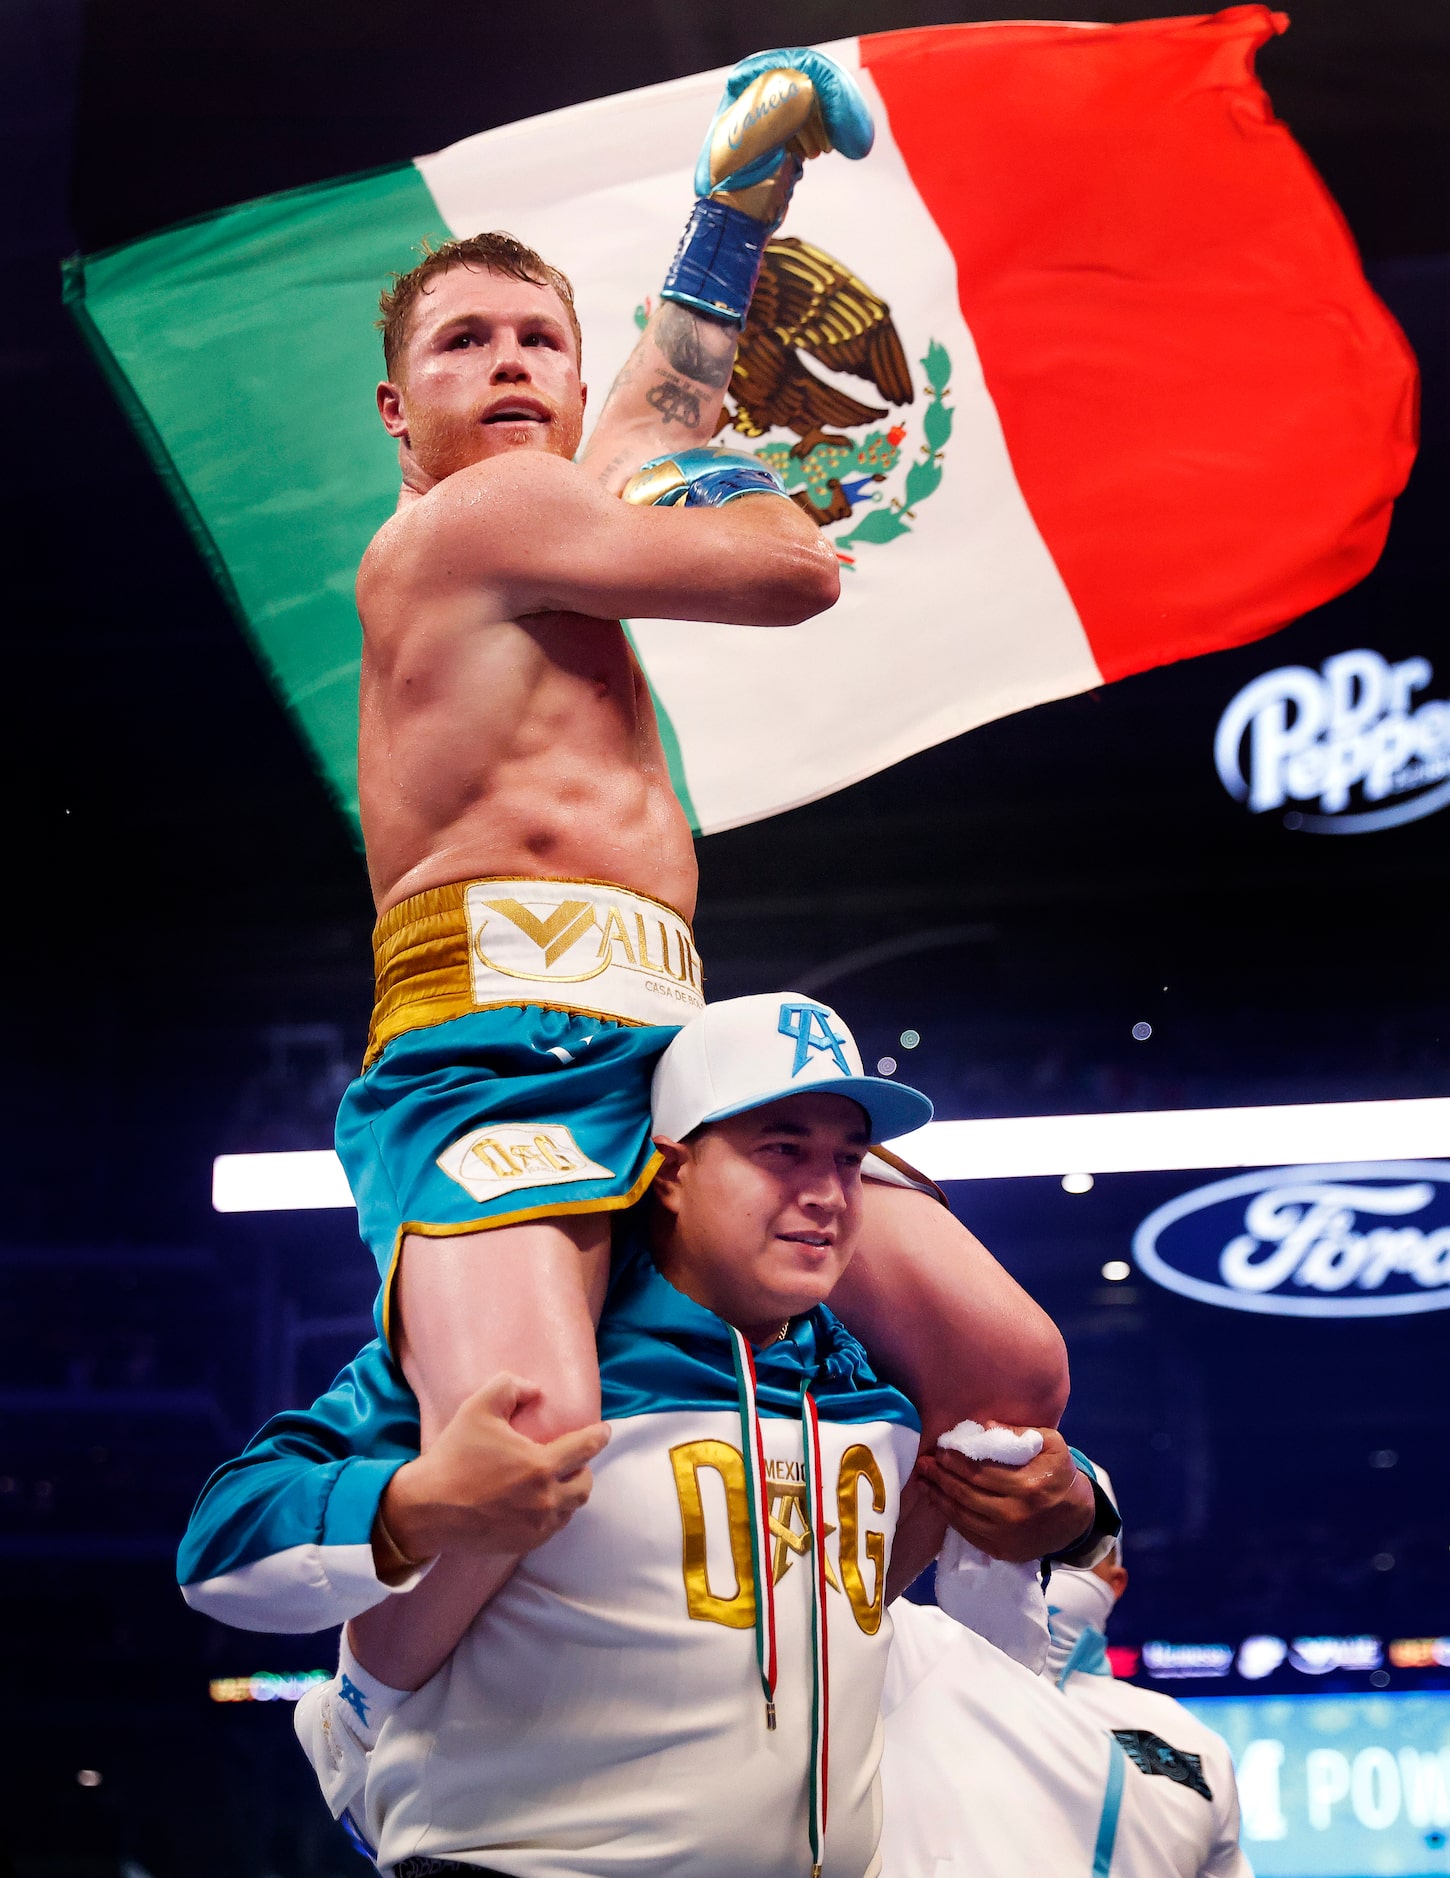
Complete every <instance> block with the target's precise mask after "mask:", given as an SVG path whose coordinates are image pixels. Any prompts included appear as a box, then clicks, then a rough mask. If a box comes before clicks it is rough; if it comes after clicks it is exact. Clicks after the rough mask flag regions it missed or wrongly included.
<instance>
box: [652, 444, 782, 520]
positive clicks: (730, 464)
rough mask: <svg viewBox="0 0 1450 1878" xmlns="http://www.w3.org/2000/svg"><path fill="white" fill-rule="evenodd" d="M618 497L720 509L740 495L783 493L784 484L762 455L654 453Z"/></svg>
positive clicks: (673, 506) (675, 506) (661, 505)
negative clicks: (763, 461)
mask: <svg viewBox="0 0 1450 1878" xmlns="http://www.w3.org/2000/svg"><path fill="white" fill-rule="evenodd" d="M620 495H621V498H622V499H623V500H624V501H625V502H633V503H636V504H637V505H638V506H639V507H641V508H656V509H718V508H721V507H723V506H724V504H725V503H727V502H733V501H734V500H735V498H736V497H737V496H755V495H776V496H785V484H784V483H783V482H782V481H781V480H780V478H779V476H777V475H776V473H775V471H774V470H773V469H771V468H770V467H769V465H768V464H765V463H762V462H761V461H760V459H759V457H754V456H745V455H743V454H742V453H741V452H740V451H738V450H713V449H709V448H705V449H700V450H677V451H676V452H675V453H674V455H673V456H657V457H655V458H654V459H653V461H652V462H649V463H646V464H644V465H643V466H642V467H641V468H640V469H637V470H636V471H635V473H634V474H633V476H631V477H630V479H629V481H628V482H627V483H626V484H625V485H624V488H623V489H622V490H621V491H620ZM786 500H787V501H789V500H790V498H789V497H788V496H787V497H786Z"/></svg>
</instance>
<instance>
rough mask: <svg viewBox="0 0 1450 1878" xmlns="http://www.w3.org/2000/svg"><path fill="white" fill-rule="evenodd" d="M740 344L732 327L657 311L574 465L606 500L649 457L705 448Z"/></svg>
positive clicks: (669, 306) (668, 308) (672, 309)
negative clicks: (584, 472) (577, 461)
mask: <svg viewBox="0 0 1450 1878" xmlns="http://www.w3.org/2000/svg"><path fill="white" fill-rule="evenodd" d="M739 343H740V328H739V327H738V326H735V325H727V324H724V323H722V322H721V321H720V320H717V319H711V318H709V317H708V316H707V315H705V314H704V313H697V312H695V311H694V310H693V309H692V308H690V307H684V306H677V305H676V304H675V303H674V302H673V301H671V300H666V301H665V302H664V304H663V305H662V306H658V307H656V308H655V310H654V312H653V313H652V314H651V316H650V320H649V324H648V325H647V326H646V327H645V329H644V332H643V333H642V334H641V335H640V341H639V344H638V345H637V346H636V347H635V349H634V351H633V352H632V353H631V354H630V355H629V358H628V359H627V360H626V361H625V363H624V365H623V366H622V367H621V368H620V372H619V376H618V377H617V378H616V379H615V381H614V384H613V386H612V387H611V389H610V393H609V397H608V399H607V401H606V402H605V406H604V410H603V413H602V414H601V416H600V419H599V422H598V424H597V425H596V426H595V429H594V434H593V436H592V437H591V438H590V439H589V443H588V445H587V446H586V448H585V450H584V454H583V456H582V457H581V458H580V459H579V461H580V467H581V468H583V469H586V470H587V471H588V472H589V474H590V475H591V476H593V477H595V478H596V479H597V481H598V483H599V486H600V488H601V489H603V490H604V492H605V493H606V495H611V496H617V495H618V494H619V492H620V490H621V489H623V487H624V485H625V482H626V481H627V479H628V478H629V477H630V476H632V475H633V473H634V472H635V470H637V469H638V468H639V467H640V465H641V464H642V463H648V462H649V460H650V458H651V457H656V456H663V455H664V454H665V452H666V451H669V450H688V449H690V448H691V447H692V446H694V445H696V444H703V443H708V442H709V441H710V439H711V438H712V437H713V436H714V435H715V432H716V431H717V430H718V429H719V428H720V412H721V408H722V407H723V405H724V402H725V387H726V386H727V385H728V384H729V383H730V374H731V372H732V371H733V370H734V369H735V353H736V350H737V348H738V346H739Z"/></svg>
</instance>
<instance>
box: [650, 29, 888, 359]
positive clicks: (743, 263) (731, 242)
mask: <svg viewBox="0 0 1450 1878" xmlns="http://www.w3.org/2000/svg"><path fill="white" fill-rule="evenodd" d="M875 135H876V127H875V125H874V124H873V123H872V121H871V111H870V108H869V106H868V105H867V103H866V100H865V98H863V97H862V95H861V91H860V88H859V87H858V86H857V84H856V81H855V79H853V78H852V77H851V75H850V74H849V72H845V71H843V70H842V68H841V67H840V66H839V65H837V64H836V62H835V61H834V60H833V59H828V58H827V57H826V55H825V54H824V53H823V52H817V51H815V49H814V48H813V47H811V46H786V47H781V48H778V49H777V50H775V51H773V52H756V53H753V54H752V55H751V56H750V58H748V59H742V60H741V61H740V63H739V64H738V65H737V66H736V67H735V69H734V71H733V72H731V74H730V76H729V78H728V79H727V80H726V81H725V95H724V97H723V98H722V99H721V100H720V104H719V106H718V108H717V110H716V112H715V117H714V121H713V122H712V123H711V125H710V129H709V131H708V133H707V134H706V137H705V144H704V148H703V149H702V150H701V152H700V159H699V162H698V163H697V164H696V165H695V196H696V201H695V207H694V210H693V212H692V214H691V216H690V219H689V221H688V223H687V224H686V226H685V232H684V235H683V236H682V237H681V240H680V245H679V247H678V248H677V249H676V251H675V258H674V260H673V261H672V262H671V263H670V269H669V272H668V274H667V275H666V276H665V284H664V287H663V288H662V289H661V294H660V297H661V298H662V299H664V300H673V301H675V302H677V304H679V305H680V306H687V307H691V308H693V309H694V311H695V312H697V313H704V314H706V315H707V316H708V317H709V318H711V319H717V320H720V321H722V322H724V323H727V324H731V325H735V326H743V325H744V324H745V316H746V314H747V313H748V312H749V310H750V296H751V294H752V293H754V291H755V282H756V279H757V277H758V275H759V273H760V266H761V261H762V259H763V258H764V254H765V244H766V242H767V241H769V240H770V237H771V236H772V235H773V234H774V233H775V231H776V229H777V228H779V227H780V224H781V222H782V220H783V219H784V217H785V211H786V205H787V203H789V201H790V197H791V191H792V190H793V189H794V188H795V186H796V183H797V181H798V180H799V177H800V173H801V170H802V168H803V166H804V164H805V161H806V159H807V158H808V157H813V156H823V155H824V154H825V152H826V151H828V150H839V151H840V152H841V154H842V156H846V157H849V158H851V160H852V161H853V162H855V161H858V160H859V159H860V158H861V157H863V156H865V155H866V154H867V152H868V151H869V150H870V148H871V144H872V141H873V140H874V138H875Z"/></svg>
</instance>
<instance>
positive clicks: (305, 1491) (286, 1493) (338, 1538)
mask: <svg viewBox="0 0 1450 1878" xmlns="http://www.w3.org/2000/svg"><path fill="white" fill-rule="evenodd" d="M417 1452H418V1403H417V1398H416V1397H415V1396H414V1394H413V1392H412V1390H411V1389H410V1388H409V1387H408V1384H407V1382H406V1380H405V1379H404V1377H403V1374H402V1371H401V1370H400V1369H399V1368H398V1366H397V1364H396V1362H395V1361H394V1360H393V1359H392V1357H390V1356H389V1354H388V1352H387V1350H386V1349H385V1347H384V1346H383V1344H382V1343H381V1342H379V1341H377V1340H375V1341H373V1342H372V1343H370V1344H368V1345H367V1346H366V1348H365V1349H364V1350H362V1352H361V1353H360V1354H359V1355H358V1356H357V1357H356V1358H355V1359H354V1360H353V1361H352V1362H351V1363H349V1364H348V1366H347V1368H346V1369H345V1370H343V1372H342V1374H341V1375H340V1376H339V1377H338V1378H337V1380H336V1381H335V1382H334V1383H333V1385H332V1387H331V1388H330V1389H329V1390H328V1392H327V1394H326V1395H323V1396H319V1397H318V1399H317V1401H315V1402H314V1403H313V1404H312V1406H311V1408H308V1409H300V1410H289V1411H287V1412H286V1413H285V1414H282V1415H276V1416H274V1417H273V1418H272V1420H271V1421H269V1422H268V1423H267V1425H266V1427H265V1428H263V1429H262V1430H261V1432H260V1433H259V1434H257V1435H255V1436H254V1437H253V1439H252V1440H251V1441H250V1442H249V1443H248V1444H247V1446H246V1448H245V1449H244V1450H243V1451H242V1453H241V1454H239V1455H238V1456H237V1457H236V1458H235V1459H234V1460H230V1461H227V1462H225V1463H224V1464H223V1465H222V1466H221V1467H219V1468H218V1469H217V1470H216V1472H215V1473H214V1474H213V1475H212V1477H211V1479H210V1480H208V1481H207V1483H206V1485H205V1486H204V1487H203V1488H202V1490H201V1497H200V1499H199V1500H198V1501H197V1503H196V1506H195V1507H194V1508H193V1510H192V1515H191V1519H190V1521H189V1523H188V1525H187V1528H186V1534H185V1537H184V1538H183V1539H182V1542H181V1549H180V1552H179V1553H178V1556H177V1561H176V1565H177V1574H176V1575H177V1579H178V1582H179V1583H180V1585H181V1593H182V1596H183V1597H184V1598H185V1599H186V1601H187V1603H188V1604H189V1605H190V1606H191V1607H192V1609H193V1610H196V1611H202V1612H204V1613H205V1614H206V1615H207V1616H208V1617H216V1618H219V1619H220V1620H221V1622H222V1623H224V1624H232V1625H234V1626H235V1627H236V1628H237V1629H239V1630H270V1631H310V1630H327V1629H330V1628H332V1627H333V1626H335V1625H337V1624H341V1623H345V1622H346V1621H347V1619H348V1618H350V1617H356V1616H358V1615H359V1614H360V1613H361V1612H362V1611H365V1610H369V1609H370V1608H371V1607H372V1606H373V1605H374V1604H379V1603H381V1602H382V1600H383V1599H384V1598H385V1597H387V1596H388V1595H389V1594H390V1593H391V1592H393V1591H402V1590H407V1589H409V1588H410V1587H411V1586H412V1585H413V1584H414V1583H416V1581H417V1576H418V1575H420V1574H415V1575H414V1576H413V1577H411V1578H409V1579H407V1580H406V1581H405V1582H404V1583H403V1584H399V1585H387V1584H384V1583H383V1581H382V1580H381V1579H380V1578H379V1577H378V1575H377V1572H376V1571H375V1569H374V1566H373V1554H372V1527H373V1520H374V1518H375V1516H376V1514H377V1510H378V1501H379V1500H380V1499H381V1498H382V1495H383V1489H384V1488H385V1487H386V1486H387V1484H388V1482H389V1481H390V1480H391V1479H392V1477H393V1475H394V1474H395V1473H396V1472H397V1470H398V1469H399V1468H400V1467H401V1466H402V1465H403V1464H404V1462H405V1461H409V1460H412V1459H413V1458H414V1456H416V1454H417Z"/></svg>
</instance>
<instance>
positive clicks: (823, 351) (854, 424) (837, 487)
mask: <svg viewBox="0 0 1450 1878" xmlns="http://www.w3.org/2000/svg"><path fill="white" fill-rule="evenodd" d="M647 315H648V303H646V304H645V305H644V306H641V307H638V308H637V309H636V311H635V322H636V324H637V325H638V326H640V327H643V325H644V323H645V319H646V317H647ZM808 360H810V361H814V363H815V364H816V365H818V366H820V367H822V368H823V369H824V370H825V371H827V372H829V373H831V374H832V377H833V378H840V377H848V378H857V379H861V380H862V381H864V383H866V384H867V385H869V386H870V387H871V388H872V389H873V390H874V391H875V392H876V393H877V395H878V396H879V397H880V398H882V399H883V400H884V401H885V402H884V403H882V404H866V403H863V402H862V400H861V399H860V398H859V397H855V396H853V395H852V394H851V392H849V391H847V390H845V389H844V388H843V387H842V386H841V385H840V384H839V383H832V382H830V381H829V380H827V379H825V378H823V377H821V376H819V375H818V373H816V372H814V371H812V370H811V368H810V365H809V364H808V363H807V361H808ZM921 366H922V370H923V372H924V373H925V388H926V394H927V397H926V408H925V411H924V414H923V422H922V433H923V438H924V441H923V444H922V446H921V452H920V458H919V460H917V461H914V462H912V463H911V464H910V465H909V466H908V468H907V471H906V475H905V477H904V478H903V479H901V480H902V486H901V487H900V488H899V489H898V490H895V491H888V490H884V489H882V488H880V487H879V485H881V484H884V483H887V482H889V481H891V480H892V478H893V476H894V474H895V472H896V471H897V470H898V469H899V468H900V466H901V461H902V446H903V444H904V443H905V441H906V438H907V435H908V431H909V426H908V424H907V423H906V421H905V417H906V410H907V407H908V406H910V405H913V404H915V402H916V386H915V384H914V383H913V381H912V376H911V367H910V365H909V364H908V363H907V358H906V351H905V348H904V347H903V346H902V343H901V335H900V333H899V332H898V331H897V329H896V322H895V321H894V320H893V319H892V317H891V308H890V307H889V306H888V305H887V303H886V301H885V300H883V299H882V298H881V296H880V295H879V294H878V293H876V292H875V291H874V289H872V288H871V287H868V286H867V284H866V282H865V281H864V280H862V279H861V277H860V275H859V274H856V273H854V272H853V271H852V269H851V268H850V267H848V266H847V264H846V263H845V262H844V261H840V260H838V259H837V258H836V256H835V255H833V254H828V253H827V252H826V250H825V249H824V248H818V247H816V246H815V245H814V244H813V243H811V242H809V241H801V240H799V239H798V238H797V237H796V236H793V235H784V236H780V237H778V238H777V239H776V240H774V241H772V242H769V243H768V244H767V246H766V249H765V258H764V263H763V265H762V267H761V270H760V278H759V280H758V281H757V282H756V285H755V295H754V298H753V299H752V300H751V303H750V313H749V317H748V318H747V319H746V322H745V328H744V331H743V332H742V333H741V335H740V348H739V351H738V353H737V354H736V359H735V369H734V371H733V372H732V373H731V377H730V385H729V391H728V394H727V396H728V400H730V401H733V402H727V403H726V404H725V406H724V408H723V409H722V411H721V413H720V421H719V423H718V424H717V425H716V427H715V434H716V436H719V435H720V434H721V432H723V431H731V430H733V431H735V432H737V433H738V434H739V435H740V436H742V437H748V438H751V439H755V438H764V439H766V440H767V441H766V442H765V443H764V444H763V445H762V447H761V448H760V449H758V450H757V451H756V452H755V454H756V455H757V456H758V457H759V458H760V459H761V460H762V462H765V463H768V464H769V465H770V467H771V468H772V469H773V470H774V471H775V472H776V473H777V474H778V475H779V476H780V478H781V480H782V481H783V482H784V484H785V487H786V492H787V493H788V494H789V496H790V498H791V500H792V501H793V502H795V503H796V505H797V506H798V507H799V508H801V509H803V510H804V512H805V513H806V514H807V515H809V516H810V518H811V520H812V521H813V522H814V523H815V524H816V525H817V527H819V528H833V527H835V526H836V524H837V523H840V522H853V523H854V526H852V528H851V529H850V530H849V532H848V533H846V534H843V535H840V536H838V537H837V538H836V540H835V543H834V545H835V547H836V549H837V552H838V554H839V556H840V559H841V560H842V561H843V562H844V563H845V564H846V566H847V567H851V566H854V564H855V556H854V555H853V554H851V553H850V552H849V549H850V548H851V547H852V546H854V544H855V543H857V542H863V541H867V542H883V541H894V540H896V539H897V537H898V536H901V535H908V534H910V533H911V523H912V521H913V520H914V519H915V509H916V507H917V505H918V504H919V503H921V502H924V501H925V500H926V499H927V497H928V496H930V495H931V494H932V493H933V492H934V491H935V489H936V487H937V485H938V484H939V483H940V481H941V477H942V470H941V459H942V452H943V448H944V446H945V444H946V442H947V439H948V438H949V437H950V436H951V430H952V412H951V410H950V409H949V408H948V406H947V405H946V403H945V399H946V396H947V393H948V390H949V388H950V380H951V360H950V358H949V357H948V356H947V352H946V348H945V347H944V346H940V345H938V344H937V343H936V342H935V341H934V340H933V342H932V344H931V345H930V347H929V348H928V351H927V356H926V358H924V359H923V360H922V361H921ZM883 419H889V420H890V421H889V425H888V428H886V429H885V430H882V429H879V428H877V429H871V428H868V427H869V426H872V425H877V426H879V425H880V423H881V422H882V420H883ZM778 431H789V432H792V433H793V434H794V441H793V442H789V443H788V442H786V441H785V440H784V439H782V438H773V437H772V436H771V433H772V432H778ZM853 432H854V433H856V434H854V435H852V434H851V433H853ZM863 432H864V434H862V433H863Z"/></svg>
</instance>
